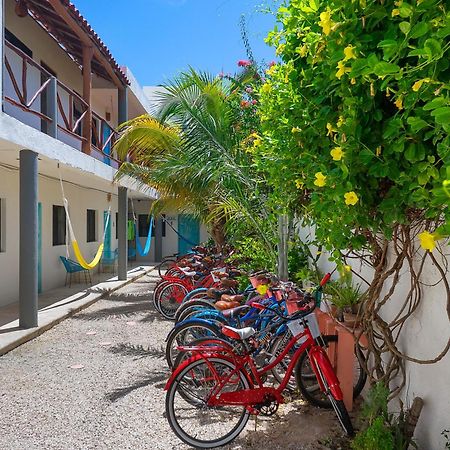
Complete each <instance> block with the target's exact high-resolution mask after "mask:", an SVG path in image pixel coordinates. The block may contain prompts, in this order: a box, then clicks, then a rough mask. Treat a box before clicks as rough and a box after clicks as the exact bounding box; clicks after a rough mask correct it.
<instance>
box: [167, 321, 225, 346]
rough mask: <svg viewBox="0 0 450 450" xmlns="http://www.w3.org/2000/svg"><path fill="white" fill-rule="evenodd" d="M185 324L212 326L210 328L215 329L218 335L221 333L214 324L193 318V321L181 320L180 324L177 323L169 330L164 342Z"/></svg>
mask: <svg viewBox="0 0 450 450" xmlns="http://www.w3.org/2000/svg"><path fill="white" fill-rule="evenodd" d="M187 323H189V324H192V325H209V326H212V327H214V328H215V329H217V332H218V333H220V334H221V333H222V331H221V329H220V327H218V326H217V325H216V324H215V323H214V322H211V321H210V320H206V319H196V318H193V319H187V320H183V321H182V322H178V323H177V324H176V325H175V326H174V327H173V328H172V329H171V330H170V333H169V334H168V335H167V337H166V342H167V341H168V340H169V339H170V338H171V337H172V335H173V334H175V333H176V332H177V331H178V329H179V328H180V327H181V326H183V325H185V324H187Z"/></svg>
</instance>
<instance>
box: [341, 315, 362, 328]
mask: <svg viewBox="0 0 450 450" xmlns="http://www.w3.org/2000/svg"><path fill="white" fill-rule="evenodd" d="M343 316H344V325H345V326H347V327H349V328H356V327H357V326H359V321H358V316H357V315H356V314H354V313H349V312H345V311H344V313H343Z"/></svg>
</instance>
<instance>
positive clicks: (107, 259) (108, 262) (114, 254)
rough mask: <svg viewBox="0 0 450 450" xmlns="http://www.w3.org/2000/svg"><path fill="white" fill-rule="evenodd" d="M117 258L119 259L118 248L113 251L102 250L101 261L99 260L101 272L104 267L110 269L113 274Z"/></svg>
mask: <svg viewBox="0 0 450 450" xmlns="http://www.w3.org/2000/svg"><path fill="white" fill-rule="evenodd" d="M118 258H119V249H118V248H116V249H115V250H113V251H111V250H104V251H103V256H102V259H101V260H100V264H101V271H102V272H104V271H105V270H104V269H105V267H112V269H113V272H114V270H115V267H116V263H117V260H118Z"/></svg>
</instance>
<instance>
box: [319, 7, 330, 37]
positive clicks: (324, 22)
mask: <svg viewBox="0 0 450 450" xmlns="http://www.w3.org/2000/svg"><path fill="white" fill-rule="evenodd" d="M319 25H320V26H321V27H322V30H323V32H324V34H326V35H327V36H328V35H329V34H330V33H331V28H332V26H333V22H332V20H331V10H330V8H327V10H326V11H323V12H321V13H320V21H319Z"/></svg>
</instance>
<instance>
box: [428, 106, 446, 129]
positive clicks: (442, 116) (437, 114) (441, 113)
mask: <svg viewBox="0 0 450 450" xmlns="http://www.w3.org/2000/svg"><path fill="white" fill-rule="evenodd" d="M431 115H432V116H433V117H434V120H435V121H436V123H438V124H440V125H444V124H445V125H448V124H450V107H449V106H444V107H443V108H437V109H435V110H433V111H432V112H431Z"/></svg>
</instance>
